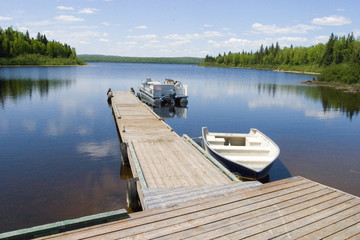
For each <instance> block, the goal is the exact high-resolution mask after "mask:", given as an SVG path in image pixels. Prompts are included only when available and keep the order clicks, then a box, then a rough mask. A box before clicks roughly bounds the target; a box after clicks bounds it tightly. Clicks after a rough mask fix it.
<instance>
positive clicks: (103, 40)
mask: <svg viewBox="0 0 360 240" xmlns="http://www.w3.org/2000/svg"><path fill="white" fill-rule="evenodd" d="M99 41H100V42H110V40H109V39H106V38H100V39H99Z"/></svg>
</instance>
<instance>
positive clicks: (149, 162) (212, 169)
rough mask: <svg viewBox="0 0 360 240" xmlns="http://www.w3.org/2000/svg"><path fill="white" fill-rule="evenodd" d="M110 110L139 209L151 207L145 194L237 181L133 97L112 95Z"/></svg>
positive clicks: (128, 93) (131, 95)
mask: <svg viewBox="0 0 360 240" xmlns="http://www.w3.org/2000/svg"><path fill="white" fill-rule="evenodd" d="M112 108H113V112H114V117H115V121H116V125H117V128H118V130H119V133H120V137H121V141H122V142H123V143H126V145H127V155H128V158H129V162H130V166H131V170H132V173H133V176H134V178H138V179H139V182H138V185H137V188H138V189H137V190H138V193H139V196H140V200H141V204H142V207H143V209H148V208H149V207H150V205H151V206H152V205H153V204H150V203H149V204H147V202H148V201H147V198H148V196H149V192H152V193H154V192H156V191H157V189H160V190H159V191H164V189H167V190H169V191H173V190H174V189H178V188H182V187H185V188H186V187H190V186H193V187H196V186H198V187H201V186H216V185H224V184H232V182H233V181H234V180H237V178H236V177H235V176H234V175H233V174H231V173H230V172H229V171H228V170H227V169H226V168H224V167H223V166H221V164H219V165H218V166H216V165H215V164H214V163H213V162H211V161H209V159H207V158H206V157H205V156H204V155H203V154H201V153H200V152H199V151H198V150H197V149H196V148H194V147H193V146H192V145H191V144H190V143H189V141H187V140H185V139H184V138H182V137H180V136H178V135H177V134H176V133H175V132H174V131H173V130H172V128H171V127H170V126H168V125H167V124H166V123H165V122H164V121H162V119H161V118H159V117H158V116H157V115H156V114H155V113H154V112H153V111H152V110H151V109H150V108H149V107H148V106H146V105H145V104H143V103H141V102H140V100H139V99H138V98H137V97H136V96H135V95H134V94H132V93H130V92H113V98H112ZM224 173H225V174H224ZM147 189H151V190H147ZM161 189H162V190H161ZM225 189H226V188H225ZM193 190H194V191H195V192H196V189H193ZM145 191H146V194H144V192H145ZM177 197H178V198H179V197H180V196H179V195H178V196H177ZM180 199H182V198H181V197H180ZM164 204H165V205H167V204H166V203H164Z"/></svg>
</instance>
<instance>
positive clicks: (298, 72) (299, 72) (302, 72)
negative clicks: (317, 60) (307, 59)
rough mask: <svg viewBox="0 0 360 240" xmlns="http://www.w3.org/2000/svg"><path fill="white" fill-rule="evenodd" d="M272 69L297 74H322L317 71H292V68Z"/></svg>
mask: <svg viewBox="0 0 360 240" xmlns="http://www.w3.org/2000/svg"><path fill="white" fill-rule="evenodd" d="M272 71H274V72H285V73H296V74H307V75H320V73H317V72H305V71H292V70H280V69H274V70H272Z"/></svg>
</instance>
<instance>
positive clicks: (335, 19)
mask: <svg viewBox="0 0 360 240" xmlns="http://www.w3.org/2000/svg"><path fill="white" fill-rule="evenodd" d="M312 23H313V24H317V25H325V26H342V25H345V24H350V23H351V19H350V18H346V17H344V16H337V15H331V16H328V17H322V18H314V19H313V20H312Z"/></svg>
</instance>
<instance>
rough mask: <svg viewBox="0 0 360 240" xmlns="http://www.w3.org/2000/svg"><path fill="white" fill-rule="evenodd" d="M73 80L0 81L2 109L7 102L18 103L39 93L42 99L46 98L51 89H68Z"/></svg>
mask: <svg viewBox="0 0 360 240" xmlns="http://www.w3.org/2000/svg"><path fill="white" fill-rule="evenodd" d="M71 84H72V81H71V80H48V79H0V102H1V106H2V108H4V107H5V104H6V102H7V101H14V102H16V101H17V100H18V99H21V98H23V97H26V96H29V97H30V98H31V97H32V96H33V94H36V93H39V95H40V97H41V98H42V97H46V96H48V94H49V90H50V89H59V88H64V87H65V88H68V87H70V86H71Z"/></svg>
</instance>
